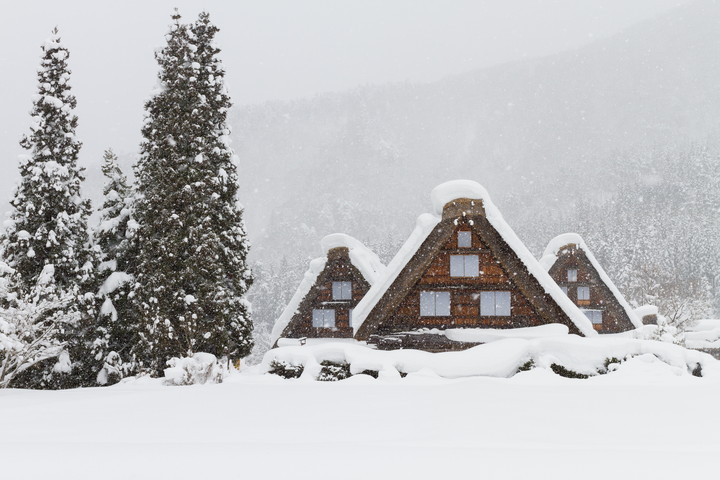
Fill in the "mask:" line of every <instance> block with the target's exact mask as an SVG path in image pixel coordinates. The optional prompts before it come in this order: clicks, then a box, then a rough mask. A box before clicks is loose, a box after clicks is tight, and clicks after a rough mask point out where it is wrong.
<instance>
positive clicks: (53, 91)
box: [2, 28, 95, 388]
mask: <svg viewBox="0 0 720 480" xmlns="http://www.w3.org/2000/svg"><path fill="white" fill-rule="evenodd" d="M42 51H43V56H42V62H41V66H40V68H39V69H38V94H37V95H36V96H35V97H34V102H33V109H32V112H31V115H32V126H31V127H30V134H29V135H26V136H25V137H24V138H23V139H22V141H21V142H20V145H21V146H22V147H23V148H24V149H26V150H28V152H29V155H27V156H26V157H24V158H23V159H22V160H21V163H20V175H21V181H20V184H19V186H18V188H17V189H16V191H15V195H14V198H13V199H12V201H11V202H10V203H11V205H12V211H11V213H10V222H9V225H8V227H7V229H6V231H5V233H4V235H3V238H2V246H3V254H4V256H5V260H6V262H7V263H8V264H9V265H10V266H11V267H12V268H13V269H14V270H15V272H16V275H15V276H14V279H13V286H12V290H13V293H14V294H16V295H17V296H18V298H20V299H23V301H25V299H27V301H41V300H42V299H37V298H34V299H33V298H31V297H37V296H38V295H40V296H48V297H52V296H54V297H56V299H60V298H63V299H65V300H63V301H62V302H60V303H62V305H63V307H62V308H59V309H58V310H57V311H55V312H53V313H52V315H51V316H52V317H53V318H54V319H55V320H59V325H60V328H58V330H57V335H58V337H59V340H60V341H61V342H64V343H65V344H66V348H65V351H64V353H63V354H61V355H60V357H59V358H60V360H59V361H57V363H56V362H55V360H51V361H46V362H42V363H40V364H38V365H37V366H36V367H34V368H33V369H30V370H28V371H27V372H26V373H25V375H24V376H23V379H22V381H20V382H18V383H20V384H22V385H23V386H27V387H39V388H63V387H71V386H76V385H83V384H89V383H92V382H93V381H94V376H95V373H94V372H93V371H92V370H93V366H92V365H91V363H92V362H91V360H90V359H89V358H88V352H89V342H90V341H91V340H90V337H91V335H90V334H89V332H90V331H91V330H92V328H93V325H92V322H93V317H94V300H93V295H92V294H91V293H87V292H90V291H92V290H93V289H94V271H93V264H94V259H95V254H94V251H93V250H92V248H91V246H90V244H89V238H88V237H89V236H88V231H87V219H88V216H89V215H90V208H91V207H90V202H89V201H88V200H83V199H82V197H81V195H80V184H81V183H82V181H83V180H84V177H83V169H82V168H80V167H78V165H77V157H78V153H79V151H80V147H81V145H82V144H81V143H80V142H79V141H78V140H77V138H76V136H75V129H76V128H77V123H78V119H77V116H76V115H75V114H74V113H73V109H74V108H75V106H76V100H75V97H74V96H73V95H72V93H71V91H70V83H69V80H70V70H69V69H68V58H69V56H70V54H69V52H68V50H67V48H65V47H64V46H63V44H62V43H61V40H60V36H59V34H58V30H57V28H56V29H54V30H53V32H52V35H51V37H50V39H49V40H47V41H46V42H45V44H44V45H43V46H42ZM38 280H40V281H38ZM38 283H40V284H43V287H42V289H38V288H36V286H37V284H38ZM48 285H52V288H50V287H48ZM41 291H42V293H39V292H41ZM47 300H49V301H52V299H47Z"/></svg>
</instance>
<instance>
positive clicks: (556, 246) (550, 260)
mask: <svg viewBox="0 0 720 480" xmlns="http://www.w3.org/2000/svg"><path fill="white" fill-rule="evenodd" d="M568 245H575V246H576V247H577V248H578V249H580V250H582V251H583V253H584V254H585V256H586V257H587V259H588V260H589V261H590V264H591V265H592V266H593V268H594V269H595V270H596V271H597V272H598V275H600V279H601V280H602V281H603V283H605V285H607V287H608V288H609V289H610V292H611V293H612V294H613V296H614V297H615V299H616V300H617V301H618V303H619V304H620V306H621V307H622V308H623V310H625V313H626V314H627V316H628V318H630V321H631V322H632V324H633V325H634V326H635V328H640V327H642V319H641V318H640V317H639V316H638V315H637V314H636V313H635V310H634V309H633V308H632V307H631V306H630V304H628V302H627V300H625V297H624V296H623V294H622V293H620V290H619V289H618V288H617V286H615V283H613V281H612V280H610V277H609V276H608V274H607V272H605V269H604V268H602V266H601V265H600V263H599V262H598V261H597V259H596V258H595V255H594V254H593V253H592V250H590V248H588V246H587V244H586V243H585V240H583V238H582V236H580V235H579V234H577V233H572V232H570V233H563V234H560V235H558V236H557V237H555V238H553V239H552V240H550V242H549V243H548V245H547V247H545V253H543V256H542V258H541V259H540V265H542V267H543V268H544V269H545V270H546V271H548V272H549V271H550V269H551V268H552V266H553V265H555V262H556V261H557V259H558V253H560V250H562V249H563V248H564V247H567V246H568Z"/></svg>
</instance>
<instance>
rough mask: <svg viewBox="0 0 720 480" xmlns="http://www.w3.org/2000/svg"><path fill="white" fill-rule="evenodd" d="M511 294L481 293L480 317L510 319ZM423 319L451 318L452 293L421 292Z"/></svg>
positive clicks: (421, 314) (421, 313)
mask: <svg viewBox="0 0 720 480" xmlns="http://www.w3.org/2000/svg"><path fill="white" fill-rule="evenodd" d="M510 310H511V296H510V292H494V291H493V292H480V316H482V317H509V316H510ZM420 316H421V317H449V316H450V292H420Z"/></svg>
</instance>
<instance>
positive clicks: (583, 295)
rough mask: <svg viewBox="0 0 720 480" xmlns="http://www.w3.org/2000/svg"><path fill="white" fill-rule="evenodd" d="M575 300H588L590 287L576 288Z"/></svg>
mask: <svg viewBox="0 0 720 480" xmlns="http://www.w3.org/2000/svg"><path fill="white" fill-rule="evenodd" d="M577 298H578V300H590V287H578V288H577Z"/></svg>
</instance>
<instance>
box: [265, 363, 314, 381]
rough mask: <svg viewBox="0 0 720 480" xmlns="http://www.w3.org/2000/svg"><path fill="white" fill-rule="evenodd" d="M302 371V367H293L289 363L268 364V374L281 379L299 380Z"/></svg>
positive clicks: (303, 367)
mask: <svg viewBox="0 0 720 480" xmlns="http://www.w3.org/2000/svg"><path fill="white" fill-rule="evenodd" d="M304 370H305V366H304V365H294V364H292V363H289V362H282V361H277V360H274V361H273V362H271V363H270V369H269V370H268V373H271V374H273V375H278V376H280V377H283V378H300V375H302V373H303V371H304Z"/></svg>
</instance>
